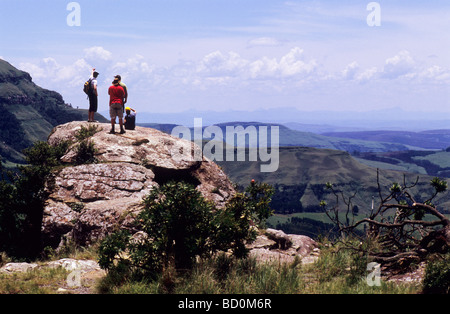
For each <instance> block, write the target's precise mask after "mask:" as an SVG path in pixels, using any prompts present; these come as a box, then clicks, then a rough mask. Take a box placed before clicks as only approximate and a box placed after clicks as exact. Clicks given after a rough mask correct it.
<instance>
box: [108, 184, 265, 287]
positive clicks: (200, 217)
mask: <svg viewBox="0 0 450 314" xmlns="http://www.w3.org/2000/svg"><path fill="white" fill-rule="evenodd" d="M268 190H269V189H268V187H267V186H265V185H258V184H256V183H255V184H252V185H251V186H250V187H249V189H248V190H247V191H246V193H239V194H237V195H236V196H235V197H233V198H232V199H231V200H230V201H229V202H228V203H227V205H226V208H225V209H217V208H215V207H214V204H213V203H212V202H209V201H207V200H205V199H204V198H203V196H202V195H201V194H200V192H199V191H198V190H196V189H195V187H194V186H193V185H190V184H187V183H184V182H169V183H166V184H165V185H162V186H161V187H159V188H156V189H154V190H153V191H152V192H151V193H150V194H149V195H148V196H147V197H146V198H145V199H144V209H143V210H142V212H141V213H140V214H139V215H138V217H137V222H136V224H137V225H138V226H139V230H141V231H142V232H141V233H139V234H140V237H136V236H134V237H132V236H131V234H130V233H129V232H127V231H124V230H121V231H119V232H116V233H114V234H112V235H110V236H108V237H107V238H106V239H105V240H104V241H103V242H102V244H101V246H100V251H99V256H100V258H99V264H100V266H101V267H102V268H104V269H107V270H109V271H113V272H114V273H115V274H117V271H116V270H117V269H118V268H121V269H124V268H125V269H129V270H130V272H128V273H127V272H123V273H124V275H125V276H126V277H128V278H132V277H133V278H147V279H155V278H157V277H158V275H160V274H161V273H164V272H166V273H171V272H172V271H173V270H183V271H185V270H189V269H191V268H192V266H193V265H194V262H195V259H196V258H197V257H210V256H212V255H213V254H214V253H215V252H217V251H228V250H229V249H232V251H233V252H234V254H235V256H237V257H245V256H246V253H247V250H246V248H245V243H246V242H247V241H252V240H253V239H254V237H255V236H256V233H255V231H254V229H253V228H251V224H252V218H255V219H256V220H257V221H259V222H263V220H264V219H265V218H264V217H266V216H268V215H269V212H270V211H269V210H268V207H266V205H267V204H268V202H269V201H270V198H269V197H268V196H269V194H265V193H266V191H268ZM256 192H257V193H256ZM224 265H226V263H225V262H224ZM225 268H226V267H225V266H223V267H222V270H223V269H225ZM219 273H220V272H219ZM218 275H219V276H220V277H223V276H224V275H225V274H223V273H220V274H218ZM163 277H164V276H163Z"/></svg>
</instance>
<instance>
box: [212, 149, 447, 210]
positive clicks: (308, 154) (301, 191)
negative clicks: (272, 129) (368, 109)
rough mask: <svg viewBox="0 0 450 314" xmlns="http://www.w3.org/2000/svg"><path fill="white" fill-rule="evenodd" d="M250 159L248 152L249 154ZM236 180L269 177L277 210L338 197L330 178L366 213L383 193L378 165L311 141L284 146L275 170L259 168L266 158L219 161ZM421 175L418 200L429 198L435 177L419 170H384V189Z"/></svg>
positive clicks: (309, 207) (244, 181)
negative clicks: (309, 144)
mask: <svg viewBox="0 0 450 314" xmlns="http://www.w3.org/2000/svg"><path fill="white" fill-rule="evenodd" d="M246 160H248V158H247V159H246ZM217 163H218V164H219V165H220V166H221V167H222V168H223V169H224V171H225V173H226V174H227V175H228V176H229V177H230V179H231V180H232V181H234V182H235V183H237V184H238V185H241V186H246V185H248V184H249V182H250V181H251V180H252V179H255V180H258V181H261V182H266V183H269V184H271V185H273V186H274V187H275V189H276V194H275V195H274V198H273V199H274V201H273V203H272V206H273V208H274V209H275V210H276V212H277V213H286V214H287V213H293V212H302V211H308V212H316V211H319V210H320V208H319V206H318V205H319V203H320V201H321V200H327V199H329V200H331V201H332V200H333V199H332V198H331V195H330V194H329V192H328V191H327V190H326V189H325V183H326V182H331V183H333V184H334V185H335V186H336V187H339V189H340V190H341V191H342V192H343V193H344V195H347V196H350V195H352V194H353V192H354V191H357V192H358V193H357V195H356V197H355V198H354V200H353V201H354V202H353V204H354V205H356V206H358V208H359V211H360V212H361V213H367V212H368V211H370V209H371V200H372V197H375V200H376V201H377V199H378V188H377V168H375V167H371V166H368V165H365V164H363V163H360V162H358V161H357V160H356V159H354V158H353V157H352V156H351V155H350V154H349V153H346V152H342V151H336V150H329V149H316V148H308V147H282V148H280V163H279V164H280V166H279V169H278V171H276V172H273V173H262V172H260V164H261V162H249V161H243V162H237V161H234V162H227V161H224V162H217ZM418 176H419V182H418V184H417V185H416V187H415V188H414V189H413V190H412V191H413V192H414V195H415V196H416V201H418V202H420V201H424V200H426V198H427V197H428V196H429V195H430V193H431V191H432V189H431V187H430V185H429V182H430V180H431V179H432V178H433V177H432V176H429V175H417V174H413V173H409V172H402V171H393V170H380V185H381V186H382V192H383V193H388V192H389V187H390V186H391V185H392V183H394V182H398V183H403V180H404V178H405V179H406V182H407V183H408V184H412V183H414V182H415V181H416V179H417V177H418ZM436 204H439V206H440V208H441V209H442V210H445V209H446V208H450V193H448V192H447V193H446V194H445V195H442V196H441V197H440V198H439V199H437V200H436Z"/></svg>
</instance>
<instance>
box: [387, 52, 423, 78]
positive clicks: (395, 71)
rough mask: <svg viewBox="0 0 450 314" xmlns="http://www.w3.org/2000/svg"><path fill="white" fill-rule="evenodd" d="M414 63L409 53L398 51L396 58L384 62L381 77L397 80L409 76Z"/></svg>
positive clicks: (413, 68)
mask: <svg viewBox="0 0 450 314" xmlns="http://www.w3.org/2000/svg"><path fill="white" fill-rule="evenodd" d="M415 66H416V62H415V61H414V59H413V58H412V57H411V54H410V53H409V51H406V50H403V51H400V52H399V53H398V54H397V55H396V56H394V57H392V58H389V59H387V60H386V64H385V66H384V69H383V77H385V78H391V79H392V78H398V77H400V76H405V75H409V76H411V75H412V74H413V72H414V70H415Z"/></svg>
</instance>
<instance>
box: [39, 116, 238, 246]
mask: <svg viewBox="0 0 450 314" xmlns="http://www.w3.org/2000/svg"><path fill="white" fill-rule="evenodd" d="M93 125H94V124H88V123H86V122H70V123H67V124H63V125H60V126H57V127H56V128H54V130H53V131H52V133H51V134H50V136H49V138H48V142H49V144H50V145H56V144H57V143H59V142H61V141H64V140H70V141H72V142H73V143H74V144H73V145H72V146H71V147H70V148H69V150H68V152H67V153H66V155H65V156H63V157H62V159H61V160H62V162H63V163H64V164H65V167H63V168H62V169H60V170H59V171H57V172H56V173H55V174H54V178H53V179H52V180H51V182H49V184H48V188H47V189H48V192H49V195H50V196H49V198H48V201H47V205H46V207H45V210H44V219H43V226H42V228H43V234H44V240H45V245H50V246H53V247H56V246H58V245H59V244H60V243H61V241H62V240H64V239H71V240H72V241H74V242H75V243H76V244H78V245H89V244H91V243H93V242H95V241H97V240H99V239H102V238H103V237H104V236H105V235H106V234H108V233H110V232H112V231H114V230H116V229H117V228H133V225H132V222H133V221H134V219H133V216H135V215H136V214H138V213H139V212H140V211H141V209H142V199H143V197H145V196H146V195H148V193H149V192H150V191H151V190H152V189H153V188H154V187H156V186H158V185H161V184H164V183H165V182H168V181H170V180H184V181H187V182H189V183H192V184H194V185H195V186H196V188H197V189H198V191H200V192H201V193H202V195H203V196H204V197H205V198H206V199H208V200H211V201H213V202H214V203H215V204H216V206H217V207H219V208H220V207H223V206H224V204H225V202H226V201H227V200H228V199H229V198H230V197H231V196H232V195H233V194H234V193H235V191H234V188H233V185H232V183H231V182H230V180H229V179H228V177H227V176H226V175H225V173H224V172H223V171H222V170H221V169H220V168H219V167H218V166H217V165H216V164H215V163H213V162H212V161H210V160H208V159H206V158H204V157H203V158H201V160H195V159H194V158H188V155H187V154H184V155H183V154H181V155H180V150H182V151H183V152H184V153H186V152H192V151H193V150H195V149H199V148H198V147H196V146H195V145H194V144H193V143H192V142H189V141H186V140H182V139H179V138H176V137H172V136H170V135H168V134H166V133H163V132H160V131H157V130H154V129H150V128H143V127H137V128H136V130H134V131H127V133H126V134H124V135H119V134H115V135H113V134H109V130H110V125H109V124H102V123H98V124H95V125H96V126H97V130H98V132H97V133H95V134H94V135H93V136H92V137H90V138H89V140H90V141H92V142H93V143H94V145H95V148H96V153H95V157H96V159H97V163H94V164H82V165H75V163H74V162H75V158H76V155H77V145H78V144H77V139H76V135H77V134H78V132H79V131H80V130H81V129H82V127H84V128H89V126H93ZM183 156H184V157H183Z"/></svg>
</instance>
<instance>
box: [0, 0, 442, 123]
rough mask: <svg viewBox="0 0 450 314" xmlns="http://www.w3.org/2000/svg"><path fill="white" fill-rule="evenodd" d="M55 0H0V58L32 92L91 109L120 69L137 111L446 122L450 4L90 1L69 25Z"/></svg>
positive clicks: (103, 101)
mask: <svg viewBox="0 0 450 314" xmlns="http://www.w3.org/2000/svg"><path fill="white" fill-rule="evenodd" d="M70 2H71V1H65V0H39V1H32V0H0V37H1V38H2V44H1V48H0V57H1V58H3V59H5V60H6V61H8V62H10V63H12V64H13V65H14V66H16V67H18V68H20V69H22V70H25V71H27V72H29V73H30V74H31V75H32V77H33V80H34V81H35V82H36V83H37V84H38V85H40V86H42V87H45V88H49V89H52V90H56V91H58V92H59V93H61V94H62V95H63V97H64V99H65V100H66V102H68V103H72V104H73V105H74V106H79V107H80V108H87V107H88V104H87V102H86V99H85V98H86V97H85V96H83V94H82V90H81V86H82V85H83V83H84V81H85V80H86V79H87V78H88V76H89V73H90V68H91V67H96V68H97V70H98V71H99V72H100V73H101V76H100V111H105V110H106V109H107V104H108V96H107V88H108V87H109V85H110V83H111V81H112V78H113V76H114V75H115V74H121V75H122V77H123V80H124V82H125V83H126V84H127V85H128V87H129V90H130V105H131V106H133V107H135V108H136V109H137V110H138V111H141V112H143V111H146V112H180V111H184V110H190V109H196V110H200V111H201V110H213V111H223V110H232V109H233V110H249V111H252V110H257V109H266V108H278V107H294V108H297V109H299V110H305V111H313V110H329V111H342V110H345V111H370V110H382V109H389V108H401V109H403V110H408V111H426V112H433V111H436V112H437V111H439V112H445V113H448V114H449V117H450V104H449V97H450V88H449V86H450V85H449V84H450V35H448V30H449V29H450V2H449V1H436V0H435V1H433V0H431V1H426V2H425V1H417V0H408V1H406V0H404V1H400V0H397V1H396V0H389V1H387V0H386V1H377V3H378V4H379V6H380V8H381V11H380V15H379V16H380V18H381V25H380V26H373V27H371V26H369V25H368V23H367V17H368V15H369V14H371V11H368V10H367V6H368V4H369V3H370V2H371V1H367V0H366V1H361V0H344V1H324V0H309V1H278V0H237V1H236V0H157V1H156V0H145V1H143V0H142V1H140V0H129V1H114V0H109V1H106V0H90V1H85V0H82V1H76V3H78V4H79V6H80V26H69V25H68V24H67V17H68V15H69V14H70V13H71V12H70V11H68V10H67V5H68V4H69V3H70Z"/></svg>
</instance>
